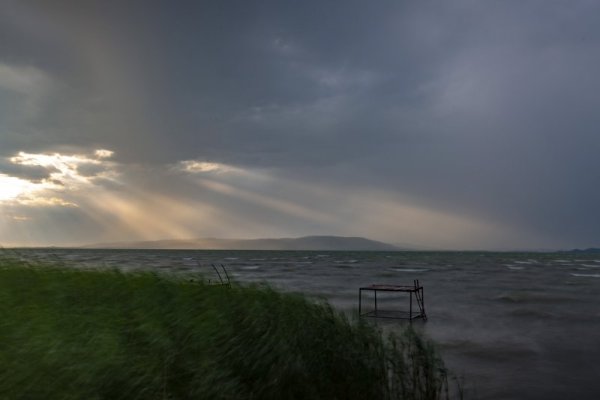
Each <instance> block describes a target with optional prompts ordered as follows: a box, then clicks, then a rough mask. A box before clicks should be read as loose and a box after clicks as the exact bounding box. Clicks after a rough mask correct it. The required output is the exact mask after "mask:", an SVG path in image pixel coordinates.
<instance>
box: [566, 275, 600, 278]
mask: <svg viewBox="0 0 600 400" xmlns="http://www.w3.org/2000/svg"><path fill="white" fill-rule="evenodd" d="M571 275H573V276H580V277H585V278H600V274H571Z"/></svg>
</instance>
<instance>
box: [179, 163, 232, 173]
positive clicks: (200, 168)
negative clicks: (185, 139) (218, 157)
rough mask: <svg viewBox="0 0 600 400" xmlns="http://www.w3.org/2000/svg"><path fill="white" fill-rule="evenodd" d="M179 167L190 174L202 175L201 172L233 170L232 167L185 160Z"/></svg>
mask: <svg viewBox="0 0 600 400" xmlns="http://www.w3.org/2000/svg"><path fill="white" fill-rule="evenodd" d="M179 167H180V168H181V169H182V170H183V171H185V172H190V173H202V172H229V171H233V170H235V168H234V167H232V166H229V165H225V164H220V163H212V162H204V161H196V160H186V161H181V162H180V163H179Z"/></svg>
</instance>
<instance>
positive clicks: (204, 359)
mask: <svg viewBox="0 0 600 400" xmlns="http://www.w3.org/2000/svg"><path fill="white" fill-rule="evenodd" d="M446 397H447V378H446V370H445V368H444V366H443V363H442V361H441V359H440V358H439V357H438V355H437V353H436V352H435V350H434V347H433V345H432V344H431V343H430V342H429V341H427V340H424V339H423V338H422V337H421V336H419V335H417V334H416V333H415V332H414V331H413V330H411V329H408V330H406V331H405V332H404V333H403V334H400V335H397V336H393V337H390V338H387V337H386V338H384V337H383V336H382V334H381V333H380V332H379V331H378V330H377V329H375V328H374V327H372V326H371V325H369V324H366V323H364V322H360V321H355V322H351V321H349V320H348V319H347V318H345V317H344V316H343V315H341V314H339V313H337V312H336V311H334V310H333V309H332V308H331V307H330V306H329V305H327V304H324V303H320V304H316V303H315V302H312V301H310V300H307V299H306V298H304V297H303V296H300V295H293V294H283V293H279V292H277V291H275V290H273V289H270V288H268V287H258V286H250V287H245V286H238V285H233V286H232V287H231V288H225V287H217V286H209V285H207V284H205V283H203V282H201V281H200V282H198V281H196V282H190V281H189V280H185V279H183V278H175V277H165V276H159V275H156V274H152V273H121V272H118V271H89V270H87V271H81V270H75V269H67V268H58V267H47V266H46V267H45V266H30V265H29V266H27V265H24V264H23V263H22V262H18V261H10V260H8V259H4V260H1V259H0V398H2V399H362V400H364V399H437V398H446Z"/></svg>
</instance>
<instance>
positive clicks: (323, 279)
mask: <svg viewBox="0 0 600 400" xmlns="http://www.w3.org/2000/svg"><path fill="white" fill-rule="evenodd" d="M19 254H20V255H21V256H22V257H25V258H33V259H41V260H45V261H48V260H50V261H57V262H60V263H61V264H69V265H73V266H75V267H80V268H81V267H85V268H95V267H117V268H121V269H126V270H127V269H140V268H141V269H153V270H163V271H172V272H175V273H195V272H201V273H203V274H205V275H206V276H207V277H208V278H209V279H212V280H217V277H216V274H215V273H214V271H213V270H212V269H211V268H210V267H209V265H210V264H211V263H218V264H220V263H223V264H226V265H227V267H228V268H227V269H228V271H229V273H230V275H232V277H233V278H234V279H235V280H237V281H239V282H268V283H270V284H271V285H273V286H275V287H278V288H281V289H283V290H286V291H295V292H302V293H305V294H308V295H310V296H314V297H319V298H325V299H327V300H329V301H330V302H331V303H332V304H333V305H334V306H335V307H337V308H338V309H340V310H342V311H344V312H348V313H352V312H355V311H356V309H357V303H358V288H359V287H360V286H363V285H366V284H371V283H389V284H411V283H412V281H413V279H419V280H420V281H421V283H422V284H423V285H424V287H425V297H426V298H425V300H426V307H427V315H428V317H429V320H428V321H427V322H426V323H421V322H417V323H415V325H416V326H418V327H419V329H423V330H424V331H425V332H426V333H427V334H428V335H429V336H430V337H432V338H433V339H434V340H435V341H436V342H437V343H438V344H439V345H440V348H441V350H442V353H443V355H444V359H445V360H446V363H447V364H448V366H449V367H450V368H451V369H452V370H453V371H454V372H456V373H458V374H459V375H464V376H465V377H466V384H467V388H468V390H469V391H470V393H471V394H472V395H474V396H475V397H476V398H479V399H580V400H581V399H599V398H600V254H592V253H590V254H585V253H545V254H540V253H528V254H525V253H435V252H423V253H413V252H399V253H396V252H393V253H385V252H281V251H171V250H159V251H156V250H20V251H19ZM404 300H406V301H407V298H406V299H404ZM383 301H384V302H385V301H386V300H383ZM392 301H393V300H392V299H388V300H387V305H388V306H389V305H391V302H392ZM406 304H407V303H406V302H405V301H400V302H399V303H398V305H399V306H401V307H403V306H405V305H406ZM381 323H382V324H384V328H385V329H394V328H395V326H398V325H400V324H402V323H403V322H397V321H386V322H381Z"/></svg>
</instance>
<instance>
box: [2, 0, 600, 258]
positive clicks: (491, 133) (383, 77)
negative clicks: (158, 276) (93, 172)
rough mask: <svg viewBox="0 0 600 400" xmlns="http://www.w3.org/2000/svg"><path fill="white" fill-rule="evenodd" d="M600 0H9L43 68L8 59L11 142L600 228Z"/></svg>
mask: <svg viewBox="0 0 600 400" xmlns="http://www.w3.org/2000/svg"><path fill="white" fill-rule="evenodd" d="M599 12H600V5H598V4H597V3H595V2H588V1H573V2H565V1H528V2H522V1H506V2H492V1H484V2H481V1H452V2H408V1H406V2H399V1H381V2H375V3H366V2H362V1H344V2H281V1H273V2H260V4H255V3H251V2H246V1H238V2H157V1H150V2H148V1H144V2H141V1H131V2H99V1H54V2H41V1H39V2H35V1H28V2H16V1H15V2H10V3H9V5H8V6H7V7H6V8H5V10H4V11H3V12H2V13H0V20H1V21H2V23H1V24H0V45H1V46H2V53H1V55H0V66H2V65H4V66H6V68H5V74H8V73H9V72H10V73H12V74H13V75H14V74H20V75H19V76H22V77H23V79H22V81H24V82H26V81H27V79H29V80H35V79H36V77H38V78H37V79H38V81H39V82H42V81H43V82H44V85H43V86H44V87H43V88H39V86H40V85H38V86H35V87H28V86H26V85H25V86H19V87H16V86H14V85H12V86H10V85H6V84H5V85H4V86H2V68H0V102H1V104H2V111H0V113H1V114H2V115H1V116H2V122H0V129H1V131H0V152H1V153H2V154H0V156H10V155H12V154H14V153H15V152H17V151H19V150H27V151H46V150H48V149H55V148H57V147H59V146H67V147H70V148H74V149H77V148H81V149H86V150H89V149H90V148H109V149H111V150H114V151H115V157H116V159H117V161H119V162H120V163H123V164H128V163H136V164H142V165H148V164H152V165H155V166H158V168H160V165H164V164H175V163H177V162H178V161H181V160H189V159H199V160H208V161H213V162H222V163H226V164H232V165H237V166H239V167H243V168H249V169H253V168H261V169H268V170H270V171H271V172H272V173H273V174H274V176H277V177H280V178H281V179H290V180H297V181H298V182H319V183H320V184H322V185H324V186H327V185H329V187H331V188H332V190H338V191H343V190H346V189H347V188H356V191H357V192H358V191H363V192H368V191H370V190H373V191H375V190H385V191H387V192H390V193H392V194H394V195H399V196H400V195H401V196H402V197H403V198H407V199H410V201H412V202H414V203H418V204H422V205H423V206H426V207H429V208H432V209H435V210H442V211H444V212H448V213H454V214H456V215H463V216H470V217H474V218H479V219H481V220H484V221H487V223H490V224H495V223H498V224H500V223H507V224H509V225H511V226H515V227H518V228H520V230H521V232H522V236H520V237H513V238H509V239H507V242H506V243H502V244H499V246H516V245H517V243H523V242H525V241H527V240H528V239H529V237H528V236H529V235H531V236H532V237H533V236H538V237H540V238H543V240H542V239H540V240H537V241H535V243H543V244H545V245H547V246H557V247H562V246H574V245H582V246H583V245H598V242H597V240H598V237H599V236H600V213H597V212H596V204H598V203H599V202H600V189H599V188H600V184H599V180H600V179H599V174H600V172H598V171H600V161H598V157H597V151H598V149H600V135H598V126H600V114H598V112H597V109H598V106H599V105H600V80H599V79H598V78H597V71H598V70H600V50H599V49H600V28H599V26H600V24H599V23H598V20H599V18H598V15H600V14H599ZM7 71H8V72H7ZM11 71H12V72H11ZM40 77H42V78H40ZM38 81H36V82H38ZM28 88H29V89H28ZM38 89H39V90H38ZM27 90H29V91H27ZM23 110H28V111H23ZM183 186H185V185H183ZM181 190H182V193H183V191H185V190H184V189H181ZM238 206H239V205H238ZM231 207H232V208H235V207H236V206H235V205H232V206H231ZM323 209H326V210H328V209H329V208H328V206H327V205H323ZM474 240H475V239H474ZM511 240H512V242H511Z"/></svg>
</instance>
